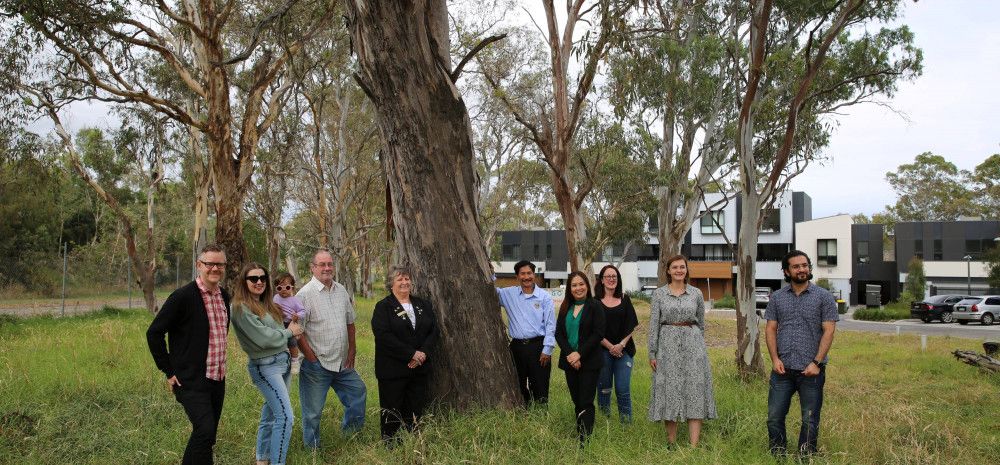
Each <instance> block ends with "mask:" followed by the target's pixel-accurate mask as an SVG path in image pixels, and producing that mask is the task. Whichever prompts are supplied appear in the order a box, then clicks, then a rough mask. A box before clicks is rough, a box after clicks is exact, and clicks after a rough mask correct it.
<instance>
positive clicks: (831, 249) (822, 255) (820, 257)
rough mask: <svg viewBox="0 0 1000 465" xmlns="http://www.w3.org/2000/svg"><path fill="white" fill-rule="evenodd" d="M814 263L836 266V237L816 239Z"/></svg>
mask: <svg viewBox="0 0 1000 465" xmlns="http://www.w3.org/2000/svg"><path fill="white" fill-rule="evenodd" d="M816 265H817V266H837V240H836V239H820V240H818V241H816Z"/></svg>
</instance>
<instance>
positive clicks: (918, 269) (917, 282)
mask: <svg viewBox="0 0 1000 465" xmlns="http://www.w3.org/2000/svg"><path fill="white" fill-rule="evenodd" d="M904 289H905V291H906V293H908V294H910V295H911V296H912V297H913V298H914V299H923V298H924V292H926V290H927V278H926V277H925V275H924V261H923V260H921V259H920V257H913V258H911V259H910V264H909V265H907V268H906V285H905V286H904Z"/></svg>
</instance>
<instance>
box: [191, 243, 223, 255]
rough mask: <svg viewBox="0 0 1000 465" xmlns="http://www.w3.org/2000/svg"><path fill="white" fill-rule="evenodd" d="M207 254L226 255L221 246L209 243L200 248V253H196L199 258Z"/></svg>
mask: <svg viewBox="0 0 1000 465" xmlns="http://www.w3.org/2000/svg"><path fill="white" fill-rule="evenodd" d="M207 252H219V253H223V254H224V253H226V249H224V248H223V247H222V246H221V245H219V244H216V243H215V242H210V243H208V244H205V247H202V248H201V252H198V255H199V256H201V255H203V254H205V253H207Z"/></svg>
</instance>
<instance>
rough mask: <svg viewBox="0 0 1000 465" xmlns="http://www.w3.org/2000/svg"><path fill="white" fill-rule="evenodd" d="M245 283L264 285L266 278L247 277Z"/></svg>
mask: <svg viewBox="0 0 1000 465" xmlns="http://www.w3.org/2000/svg"><path fill="white" fill-rule="evenodd" d="M247 281H250V282H252V283H254V284H256V283H266V282H267V276H247Z"/></svg>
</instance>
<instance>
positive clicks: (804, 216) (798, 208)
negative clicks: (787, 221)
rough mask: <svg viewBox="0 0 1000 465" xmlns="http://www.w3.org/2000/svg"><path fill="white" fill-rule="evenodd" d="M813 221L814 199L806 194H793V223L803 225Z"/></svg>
mask: <svg viewBox="0 0 1000 465" xmlns="http://www.w3.org/2000/svg"><path fill="white" fill-rule="evenodd" d="M812 219H813V202H812V197H809V194H806V193H805V192H792V222H793V223H801V222H803V221H811V220H812Z"/></svg>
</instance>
